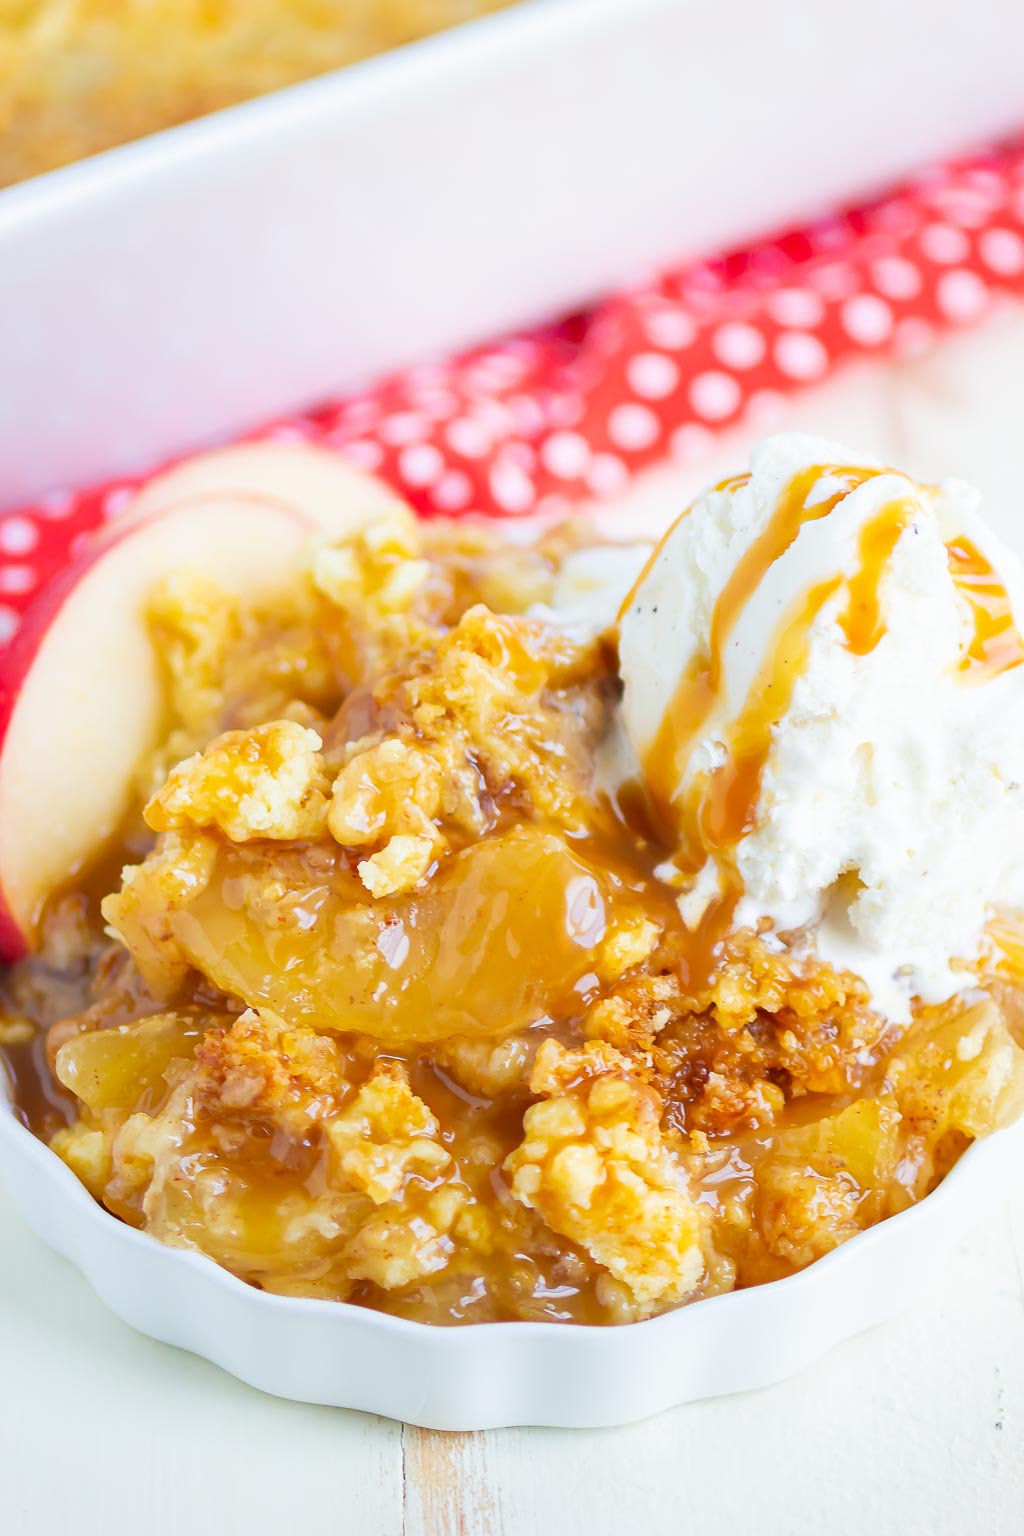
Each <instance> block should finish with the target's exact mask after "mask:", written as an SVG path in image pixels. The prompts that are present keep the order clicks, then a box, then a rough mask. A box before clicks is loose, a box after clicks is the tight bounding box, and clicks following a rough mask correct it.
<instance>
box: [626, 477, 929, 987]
mask: <svg viewBox="0 0 1024 1536" xmlns="http://www.w3.org/2000/svg"><path fill="white" fill-rule="evenodd" d="M880 473H882V471H880V470H871V469H857V468H853V467H844V466H839V465H814V466H811V467H810V468H808V469H805V470H802V471H801V472H800V473H799V474H797V475H795V476H794V477H793V479H792V480H791V481H790V483H789V484H788V485H787V486H786V488H785V490H784V491H783V493H782V494H781V495H780V497H779V499H778V502H777V504H776V506H775V508H774V510H773V512H772V515H771V517H770V518H769V520H768V523H767V525H766V527H765V528H764V530H763V532H762V533H761V534H760V535H759V536H758V537H757V538H756V539H755V540H754V541H753V543H752V544H751V545H750V546H749V548H748V549H747V550H746V551H745V552H744V554H743V555H742V556H741V558H740V559H739V560H738V561H737V563H736V566H735V567H734V569H733V571H732V574H731V575H730V577H729V579H728V581H727V582H726V584H725V586H724V587H723V588H722V591H721V593H720V594H719V596H718V600H717V602H716V603H715V607H714V611H713V613H712V618H711V628H710V635H709V643H708V650H707V653H706V654H705V655H701V656H698V657H696V658H695V659H694V661H693V662H692V663H691V665H690V666H689V667H688V668H687V671H686V673H685V675H684V677H683V679H682V681H681V682H680V684H679V686H678V688H677V689H676V692H675V694H674V696H673V698H672V700H671V702H670V704H669V707H668V709H667V710H666V711H665V715H664V717H663V720H662V722H661V726H660V728H659V730H658V733H657V735H656V736H655V739H654V741H653V743H652V745H651V747H650V749H649V751H648V753H647V754H646V756H645V758H644V764H643V766H644V774H645V778H646V781H647V784H648V788H649V792H650V795H651V799H652V801H653V804H654V808H655V814H656V817H657V819H658V822H659V825H660V826H661V827H662V829H663V832H664V835H665V838H666V841H668V840H670V838H671V832H670V831H669V829H673V830H675V832H676V834H677V836H679V837H680V840H681V848H680V852H679V854H678V855H677V857H676V863H677V865H678V866H679V867H680V868H681V869H682V870H683V871H684V872H685V873H686V874H689V875H696V874H697V873H698V871H699V870H700V869H701V867H702V866H703V864H704V862H705V860H706V858H708V857H709V856H710V857H713V858H714V859H715V861H716V863H717V864H718V867H719V872H720V875H721V879H722V888H721V889H720V891H719V893H718V895H717V896H716V897H714V898H713V899H712V900H711V902H710V903H709V905H708V908H707V910H706V912H705V914H704V916H703V918H702V919H701V921H700V922H699V923H698V925H697V927H696V929H695V931H694V933H693V935H692V941H691V946H690V951H691V959H690V966H691V975H692V977H694V978H700V979H702V980H706V979H707V977H708V976H709V975H710V974H711V972H712V970H713V968H714V963H715V958H716V956H717V954H718V953H719V951H720V946H721V941H722V939H723V938H724V936H725V934H726V933H727V932H728V930H729V928H730V926H731V922H732V917H733V913H734V911H735V908H736V905H737V903H738V901H739V898H740V896H741V895H742V882H741V881H740V878H739V875H738V872H737V870H736V867H735V859H734V853H735V849H736V846H737V844H738V843H739V842H740V840H741V838H742V837H743V836H744V835H745V834H746V833H747V832H749V831H750V830H751V829H752V827H753V824H754V814H755V808H756V806H757V802H758V798H759V796H760V790H761V780H762V776H763V773H764V767H765V763H766V762H767V759H768V754H769V751H770V749H771V741H772V732H773V729H774V726H775V724H776V722H777V721H778V720H779V719H781V718H782V716H783V715H784V714H785V712H786V710H787V709H788V708H789V706H790V703H791V700H792V697H793V690H794V688H795V686H796V682H797V680H798V678H799V677H800V676H801V674H802V673H803V671H804V668H805V666H806V662H807V652H808V643H809V632H810V627H811V625H812V624H813V623H814V620H815V619H816V617H817V616H818V614H819V613H820V612H821V610H822V608H823V607H824V605H825V603H826V602H828V600H829V599H830V598H831V597H832V596H833V595H834V594H835V593H836V592H837V591H838V590H839V589H840V587H841V586H843V585H844V578H842V577H840V576H836V577H834V578H830V579H828V580H826V581H823V582H821V583H819V584H818V585H817V586H815V587H814V588H812V589H811V591H809V592H808V593H806V594H805V595H803V596H802V597H801V599H800V600H799V602H798V603H797V604H796V605H795V607H794V608H793V609H792V610H791V611H790V612H789V613H788V614H787V615H785V617H784V618H783V619H782V621H781V623H780V624H779V626H778V629H777V631H776V634H775V635H774V637H773V639H772V642H771V645H770V647H769V649H768V653H767V656H766V659H765V661H764V663H763V665H762V667H761V669H760V672H759V673H758V675H757V677H756V679H755V680H754V683H753V685H752V687H751V689H750V692H749V694H748V697H747V699H746V701H745V703H744V706H743V708H742V710H741V712H740V714H739V716H738V717H737V718H736V719H735V720H734V721H732V722H731V724H730V725H729V727H728V729H727V731H726V733H725V736H726V740H725V746H726V760H725V761H724V762H723V763H722V764H721V765H720V766H718V767H717V768H715V769H714V770H712V772H711V773H709V774H703V775H700V776H697V777H694V778H692V780H691V782H690V784H689V785H687V787H686V789H685V791H684V793H683V795H682V796H680V795H679V786H680V784H681V783H684V782H685V773H686V765H687V763H688V762H689V760H690V758H691V757H692V754H693V750H694V747H695V746H696V744H697V742H698V740H699V739H700V737H701V735H702V733H703V732H704V731H705V730H706V728H707V727H708V725H709V724H710V723H711V722H712V721H713V720H714V717H715V714H716V711H717V709H718V707H719V704H720V701H721V694H722V683H723V672H724V658H725V652H726V647H727V646H728V643H729V640H730V638H731V637H732V634H733V632H734V630H735V627H736V624H737V623H738V621H739V619H740V616H741V615H742V613H743V611H744V609H745V607H746V605H747V603H748V602H749V600H750V598H751V597H752V595H753V593H754V592H755V591H756V590H757V589H758V587H759V586H760V584H761V583H762V581H763V580H764V579H765V577H766V575H767V574H768V572H769V571H770V569H771V567H772V566H773V565H774V564H775V563H776V561H778V560H780V559H781V558H782V556H783V555H785V554H786V552H787V551H788V550H789V549H790V548H791V547H792V545H793V543H794V542H795V540H796V538H797V536H798V534H799V533H800V531H801V529H802V528H803V527H805V525H806V524H808V523H811V522H816V521H818V520H819V519H820V518H823V517H827V516H828V515H829V514H830V513H832V512H833V511H834V510H835V509H836V507H837V506H838V505H839V503H840V502H841V501H842V500H843V499H844V498H845V497H846V496H848V495H849V494H850V493H851V492H852V491H854V490H855V489H856V488H857V487H858V486H859V485H863V484H864V483H865V482H866V481H868V480H870V479H873V478H874V477H875V476H876V475H878V474H880ZM724 488H728V483H727V485H726V487H724ZM815 492H817V494H815ZM912 512H913V506H912V503H911V502H910V501H909V500H907V499H895V500H893V501H891V502H888V503H886V505H885V506H884V507H883V508H882V510H881V511H880V512H879V513H878V514H877V516H876V517H874V518H873V519H872V520H871V521H870V522H869V523H868V524H867V525H866V526H865V527H864V529H863V530H862V532H861V536H860V540H859V547H858V556H859V561H858V567H857V570H856V571H855V572H854V574H853V575H852V576H851V577H850V578H849V579H848V580H846V581H845V587H846V603H845V606H844V608H843V610H842V612H841V614H840V617H839V623H840V626H841V628H842V630H843V632H844V635H845V636H846V642H847V644H848V645H849V647H850V649H851V650H852V651H854V652H855V653H856V654H858V655H864V654H866V653H867V652H868V651H870V650H871V649H873V647H874V646H875V645H877V643H878V640H879V639H880V637H881V635H882V633H883V629H884V624H883V618H882V608H881V580H882V575H883V573H884V570H885V566H886V562H887V561H888V559H889V557H890V555H891V554H892V551H893V549H894V548H895V545H896V542H897V540H898V539H899V537H900V535H901V533H902V532H903V530H904V528H905V527H906V526H907V523H908V522H909V520H910V517H911V516H912Z"/></svg>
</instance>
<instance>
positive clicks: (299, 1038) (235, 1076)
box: [194, 1008, 348, 1132]
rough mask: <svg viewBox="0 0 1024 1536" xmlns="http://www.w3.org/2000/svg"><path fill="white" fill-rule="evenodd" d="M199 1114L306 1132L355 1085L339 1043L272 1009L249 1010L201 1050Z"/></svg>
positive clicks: (197, 1090) (198, 1059) (196, 1084)
mask: <svg viewBox="0 0 1024 1536" xmlns="http://www.w3.org/2000/svg"><path fill="white" fill-rule="evenodd" d="M196 1066H197V1071H196V1075H195V1082H194V1091H195V1104H196V1111H197V1113H198V1114H200V1115H205V1116H207V1117H208V1118H210V1119H213V1120H220V1119H223V1118H229V1119H230V1118H232V1117H238V1118H240V1119H243V1120H244V1119H260V1120H267V1121H274V1122H277V1123H279V1124H281V1125H284V1126H286V1127H287V1128H288V1129H290V1130H292V1131H294V1132H300V1131H302V1130H303V1129H304V1128H305V1127H307V1126H309V1125H311V1124H313V1123H314V1122H315V1121H318V1120H322V1119H323V1118H324V1117H325V1116H326V1115H328V1114H330V1112H331V1111H332V1110H333V1109H334V1108H335V1107H336V1105H337V1104H338V1102H339V1101H340V1099H341V1098H342V1097H343V1095H344V1094H345V1092H347V1090H348V1085H347V1083H346V1082H345V1080H344V1076H343V1063H342V1060H341V1054H340V1052H339V1050H338V1046H337V1043H336V1042H335V1041H334V1040H332V1039H331V1037H330V1036H329V1035H321V1034H318V1033H317V1032H316V1030H314V1029H310V1028H309V1027H308V1026H305V1025H298V1026H294V1027H293V1026H290V1025H288V1024H286V1023H285V1022H284V1020H283V1019H280V1018H278V1017H277V1016H276V1014H273V1013H270V1012H269V1011H268V1010H267V1009H256V1008H248V1009H246V1011H245V1013H243V1014H241V1015H240V1016H239V1017H238V1018H237V1019H236V1020H235V1021H234V1023H233V1024H232V1025H231V1026H230V1028H228V1029H225V1030H223V1031H220V1032H217V1031H213V1032H211V1033H210V1034H208V1035H207V1036H206V1038H205V1039H204V1040H203V1042H202V1044H201V1045H200V1046H199V1049H198V1051H197V1052H196Z"/></svg>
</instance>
